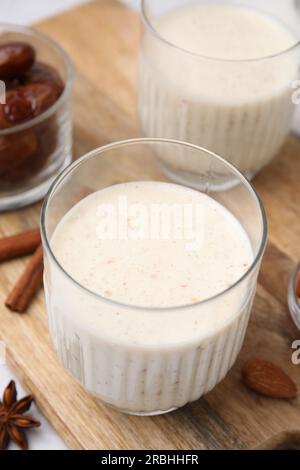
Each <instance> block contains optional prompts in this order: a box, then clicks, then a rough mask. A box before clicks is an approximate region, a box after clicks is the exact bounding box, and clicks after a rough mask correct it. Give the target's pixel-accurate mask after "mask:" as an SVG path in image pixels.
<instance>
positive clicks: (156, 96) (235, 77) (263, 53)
mask: <svg viewBox="0 0 300 470" xmlns="http://www.w3.org/2000/svg"><path fill="white" fill-rule="evenodd" d="M283 3H284V5H282V4H283ZM142 12H143V17H144V23H145V33H144V38H143V43H142V49H141V56H140V63H139V87H138V111H139V117H140V122H141V126H142V130H143V132H144V134H145V135H146V136H147V137H165V138H173V139H180V140H183V141H186V142H190V143H194V144H197V145H200V146H202V147H205V148H208V149H209V150H212V151H214V152H216V153H218V154H220V155H222V156H223V157H225V158H226V159H227V160H228V161H230V162H231V163H233V164H234V165H235V166H237V167H238V168H239V170H240V171H242V172H243V173H244V174H245V175H246V176H247V177H248V178H252V177H253V176H254V175H255V174H256V173H257V172H258V171H259V170H260V169H261V168H262V167H264V166H265V165H266V164H268V163H269V162H270V161H271V160H272V159H273V158H274V157H275V156H276V154H277V153H278V152H279V150H280V148H281V146H282V144H283V143H284V141H285V139H286V137H287V135H288V133H289V131H290V128H291V121H292V116H293V111H294V103H293V93H294V89H293V86H294V85H295V83H296V80H297V78H298V74H299V72H298V66H299V53H300V42H299V39H300V33H299V31H300V17H299V11H298V10H297V9H296V6H295V3H294V2H293V1H290V0H288V1H286V2H280V4H279V3H278V2H276V4H274V1H273V0H263V1H260V0H255V1H254V2H253V0H245V1H243V2H239V5H236V4H235V2H231V1H220V2H215V1H209V0H206V1H201V0H198V1H196V2H191V1H190V0H176V1H175V2H166V3H165V2H161V1H157V0H143V1H142ZM190 163H191V162H186V161H185V160H184V159H183V158H178V159H175V158H174V157H173V156H172V155H165V156H164V167H165V171H166V172H167V173H168V174H169V175H171V176H172V177H173V179H177V180H182V179H183V180H186V181H187V182H189V184H190V185H192V186H196V187H198V186H199V184H198V180H197V175H198V173H199V168H198V164H200V162H199V163H198V162H196V163H195V164H193V165H192V166H191V164H190ZM200 173H201V171H200ZM227 183H228V182H226V180H225V178H224V175H221V174H220V175H219V184H220V185H222V184H227Z"/></svg>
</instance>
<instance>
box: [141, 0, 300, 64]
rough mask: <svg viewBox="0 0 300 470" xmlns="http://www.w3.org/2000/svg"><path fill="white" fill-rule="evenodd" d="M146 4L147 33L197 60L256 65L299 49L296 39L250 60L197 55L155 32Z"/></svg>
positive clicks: (143, 0) (142, 2) (142, 4)
mask: <svg viewBox="0 0 300 470" xmlns="http://www.w3.org/2000/svg"><path fill="white" fill-rule="evenodd" d="M147 2H148V0H141V12H142V18H143V22H144V25H145V26H146V27H147V28H148V29H149V31H150V32H151V33H152V34H153V35H154V36H156V38H157V39H159V40H160V41H161V42H163V43H164V44H165V45H166V46H169V47H171V48H173V49H175V50H177V51H178V52H181V53H184V54H188V55H190V56H191V57H197V58H199V59H205V60H209V61H214V62H220V63H221V62H226V63H232V64H237V63H245V64H246V63H257V62H261V61H264V60H271V59H276V58H277V57H280V56H283V55H286V54H288V53H290V52H292V51H293V50H296V49H297V48H298V47H299V48H300V39H298V40H296V42H295V44H293V45H292V46H290V47H289V48H287V49H284V50H283V51H279V52H276V53H275V54H270V55H267V56H261V57H254V58H252V59H222V58H220V57H213V56H206V55H203V54H198V53H197V52H193V51H190V50H188V49H185V48H184V47H180V46H178V45H176V44H174V43H173V42H171V41H169V40H168V39H166V38H164V37H163V36H162V35H161V34H160V33H159V32H158V31H157V29H156V28H155V27H154V25H153V22H152V21H151V19H150V18H149V15H148V13H147V7H146V5H147ZM236 6H239V7H242V8H247V7H246V6H244V5H236Z"/></svg>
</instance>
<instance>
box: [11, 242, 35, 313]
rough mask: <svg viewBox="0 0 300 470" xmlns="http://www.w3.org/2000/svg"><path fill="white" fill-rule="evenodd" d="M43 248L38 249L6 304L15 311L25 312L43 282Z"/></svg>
mask: <svg viewBox="0 0 300 470" xmlns="http://www.w3.org/2000/svg"><path fill="white" fill-rule="evenodd" d="M43 270H44V269H43V248H42V245H39V247H38V248H37V249H36V251H35V253H34V255H33V256H32V258H31V260H30V262H29V263H28V265H27V266H26V269H25V271H24V273H23V274H22V276H21V277H20V279H19V280H18V282H17V284H16V285H15V287H14V288H13V290H12V291H11V293H10V294H9V295H8V297H7V299H6V301H5V305H6V306H7V307H8V308H9V309H10V310H12V311H13V312H18V313H24V312H25V311H26V309H27V307H28V306H29V304H30V302H31V300H32V299H33V297H34V296H35V294H36V292H37V291H38V290H39V288H40V286H41V285H42V283H43Z"/></svg>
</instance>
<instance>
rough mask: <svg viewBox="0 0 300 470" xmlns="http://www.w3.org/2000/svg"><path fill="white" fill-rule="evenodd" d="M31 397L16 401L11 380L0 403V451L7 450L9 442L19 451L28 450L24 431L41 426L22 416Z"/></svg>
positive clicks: (28, 405) (15, 392) (34, 420)
mask: <svg viewBox="0 0 300 470" xmlns="http://www.w3.org/2000/svg"><path fill="white" fill-rule="evenodd" d="M32 402H33V396H32V395H27V396H26V397H24V398H22V399H21V400H17V390H16V384H15V382H14V381H13V380H11V381H10V382H9V384H8V386H7V387H6V389H5V390H4V392H3V398H2V402H1V401H0V449H1V450H4V449H7V447H8V444H9V443H10V441H13V442H15V443H16V444H17V445H18V446H19V447H20V448H21V449H24V450H25V449H28V442H27V438H26V435H25V432H24V430H25V429H30V428H36V427H39V426H40V425H41V423H40V422H39V421H37V420H36V419H34V418H32V417H31V416H23V413H25V412H26V411H28V410H29V408H30V406H31V403H32Z"/></svg>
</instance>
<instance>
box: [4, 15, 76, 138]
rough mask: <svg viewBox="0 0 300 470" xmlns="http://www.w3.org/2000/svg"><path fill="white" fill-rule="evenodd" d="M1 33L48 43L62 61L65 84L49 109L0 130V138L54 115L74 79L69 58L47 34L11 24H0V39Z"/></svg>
mask: <svg viewBox="0 0 300 470" xmlns="http://www.w3.org/2000/svg"><path fill="white" fill-rule="evenodd" d="M2 32H8V33H9V32H12V33H14V32H15V33H23V34H27V35H31V36H34V37H36V38H39V39H41V40H42V41H44V42H45V43H48V45H50V46H51V47H52V48H53V49H55V50H56V51H57V52H58V53H59V54H60V55H61V56H62V57H63V59H64V62H65V65H66V71H67V77H66V82H65V86H64V90H63V92H62V94H61V95H60V97H59V98H58V100H56V101H55V103H53V104H52V105H51V106H50V108H48V109H46V110H45V111H43V112H42V113H41V114H39V115H38V116H36V117H34V118H33V119H29V120H28V121H25V122H23V123H21V124H18V125H16V126H12V127H8V128H7V129H0V136H4V135H9V134H14V133H15V132H20V131H24V130H27V129H28V128H30V127H32V126H35V125H36V124H39V123H40V122H41V121H43V120H44V119H47V118H48V117H49V116H50V115H51V114H53V113H55V111H56V110H57V109H58V108H59V107H60V104H61V103H62V102H63V101H64V99H65V97H67V96H68V95H69V94H70V93H71V90H72V84H73V78H74V66H73V63H72V61H71V58H70V56H69V55H68V53H67V52H66V51H65V49H64V48H63V47H62V46H60V45H59V44H58V42H56V41H55V40H54V39H52V38H51V37H50V36H48V34H45V33H42V32H41V31H38V30H36V29H35V28H32V27H30V26H22V25H16V24H11V23H2V22H0V37H1V33H2Z"/></svg>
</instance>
